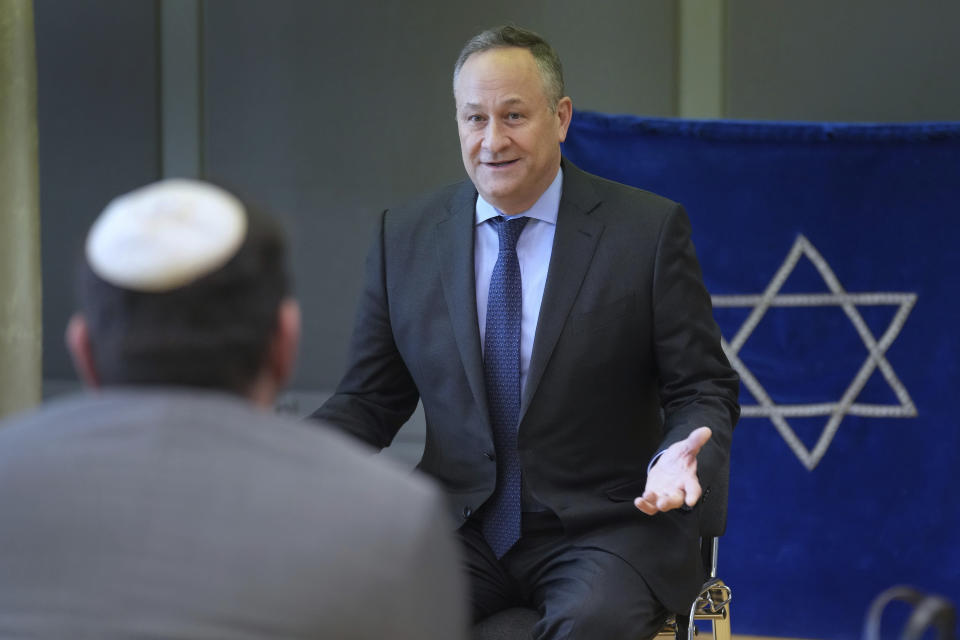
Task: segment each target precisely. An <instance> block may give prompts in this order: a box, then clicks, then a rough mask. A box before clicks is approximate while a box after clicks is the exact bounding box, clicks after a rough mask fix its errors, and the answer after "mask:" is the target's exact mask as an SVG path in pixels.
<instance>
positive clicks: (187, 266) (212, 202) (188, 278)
mask: <svg viewBox="0 0 960 640" xmlns="http://www.w3.org/2000/svg"><path fill="white" fill-rule="evenodd" d="M246 235H247V215H246V211H245V210H244V207H243V205H242V204H241V203H240V201H239V200H237V199H236V198H235V197H234V196H232V195H231V194H229V193H227V192H226V191H224V190H223V189H220V188H218V187H215V186H213V185H210V184H207V183H205V182H198V181H195V180H181V179H178V180H165V181H163V182H157V183H154V184H151V185H147V186H145V187H141V188H140V189H137V190H135V191H131V192H130V193H127V194H125V195H122V196H119V197H118V198H116V199H114V200H113V201H112V202H111V203H110V204H109V205H107V208H106V209H104V210H103V213H102V214H100V217H99V218H97V220H96V222H94V223H93V227H92V228H91V229H90V234H89V235H88V236H87V246H86V255H87V262H88V263H89V264H90V268H91V269H93V272H94V273H96V274H97V275H98V276H100V277H101V278H103V279H104V280H106V281H107V282H109V283H111V284H113V285H116V286H118V287H122V288H124V289H131V290H134V291H144V292H162V291H170V290H171V289H176V288H178V287H182V286H184V285H186V284H189V283H191V282H193V281H194V280H197V279H198V278H201V277H203V276H205V275H207V274H209V273H211V272H213V271H216V270H217V269H219V268H220V267H222V266H223V265H225V264H226V263H227V262H228V261H229V260H230V258H232V257H233V256H234V255H235V254H236V253H237V251H238V250H239V249H240V245H241V244H243V240H244V238H245V237H246Z"/></svg>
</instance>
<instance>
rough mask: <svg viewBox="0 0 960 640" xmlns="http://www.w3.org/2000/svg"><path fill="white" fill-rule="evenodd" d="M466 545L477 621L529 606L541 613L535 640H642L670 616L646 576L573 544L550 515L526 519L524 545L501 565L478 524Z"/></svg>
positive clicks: (464, 532) (472, 523) (463, 533)
mask: <svg viewBox="0 0 960 640" xmlns="http://www.w3.org/2000/svg"><path fill="white" fill-rule="evenodd" d="M460 539H461V541H462V543H463V546H464V548H465V562H466V565H467V570H468V572H469V576H470V590H471V600H472V611H473V619H474V622H477V621H479V620H482V619H483V618H485V617H487V616H489V615H491V614H493V613H496V612H497V611H500V610H502V609H506V608H509V607H516V606H524V607H530V608H533V609H536V610H538V611H539V612H540V616H541V617H540V621H539V622H538V623H537V625H536V626H535V627H534V633H533V637H534V638H535V639H536V640H559V639H561V638H563V639H565V640H567V639H569V640H580V639H582V640H596V639H597V638H604V640H638V639H640V638H650V637H653V636H654V635H656V633H657V632H658V631H659V630H660V629H661V628H662V627H663V623H664V620H665V619H666V617H667V613H668V612H667V610H666V609H665V608H664V607H663V605H662V604H660V602H659V601H657V599H656V598H655V597H654V595H653V593H652V591H651V590H650V587H649V586H648V585H647V583H646V582H645V581H644V579H643V577H642V576H641V575H640V574H639V573H638V572H637V571H636V570H635V569H634V568H633V567H632V566H631V565H630V564H629V563H627V562H626V561H625V560H623V559H622V558H620V557H619V556H617V555H616V554H613V553H611V552H609V551H605V550H603V549H598V548H596V547H589V546H578V545H576V544H573V543H571V542H570V541H569V540H568V539H567V537H566V536H565V535H564V531H563V527H562V525H561V524H560V520H559V519H558V518H557V517H556V516H555V515H553V513H551V512H540V513H533V514H528V513H525V514H524V517H523V531H522V536H521V538H520V541H519V542H518V543H517V544H516V545H515V546H514V547H513V548H512V549H511V550H510V551H508V552H507V554H506V555H504V556H503V558H501V559H500V560H497V558H496V557H495V556H494V554H493V552H492V551H491V550H490V547H489V546H488V545H487V543H486V541H485V540H484V538H483V534H482V533H481V531H480V524H479V521H478V520H476V519H471V520H469V521H468V522H467V523H466V524H464V525H463V526H462V527H461V528H460Z"/></svg>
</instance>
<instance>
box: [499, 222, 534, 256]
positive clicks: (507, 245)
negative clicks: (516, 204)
mask: <svg viewBox="0 0 960 640" xmlns="http://www.w3.org/2000/svg"><path fill="white" fill-rule="evenodd" d="M528 220H530V218H528V217H526V216H516V217H513V218H504V217H503V216H497V217H495V218H490V222H491V223H492V224H493V226H494V228H495V229H496V230H497V235H498V236H499V237H500V251H516V250H517V238H519V237H520V232H521V231H523V228H524V227H525V226H526V224H527V221H528Z"/></svg>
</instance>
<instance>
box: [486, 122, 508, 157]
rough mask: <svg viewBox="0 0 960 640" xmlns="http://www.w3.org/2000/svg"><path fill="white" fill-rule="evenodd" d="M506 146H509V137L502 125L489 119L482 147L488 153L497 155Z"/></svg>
mask: <svg viewBox="0 0 960 640" xmlns="http://www.w3.org/2000/svg"><path fill="white" fill-rule="evenodd" d="M508 146H510V136H509V135H508V133H507V131H506V130H505V129H504V126H503V124H501V123H500V122H498V121H497V120H496V119H495V118H491V119H490V120H489V122H488V123H487V130H486V131H485V132H484V135H483V147H484V148H485V149H486V150H487V151H489V152H490V153H499V152H500V151H503V150H504V149H506V148H507V147H508Z"/></svg>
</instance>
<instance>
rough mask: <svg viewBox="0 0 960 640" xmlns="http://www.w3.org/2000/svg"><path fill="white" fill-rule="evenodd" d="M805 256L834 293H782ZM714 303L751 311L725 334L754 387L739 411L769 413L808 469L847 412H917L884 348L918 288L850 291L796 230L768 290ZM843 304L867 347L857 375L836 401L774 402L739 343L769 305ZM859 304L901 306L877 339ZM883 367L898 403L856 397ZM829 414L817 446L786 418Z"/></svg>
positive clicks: (907, 415)
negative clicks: (804, 439)
mask: <svg viewBox="0 0 960 640" xmlns="http://www.w3.org/2000/svg"><path fill="white" fill-rule="evenodd" d="M801 256H806V257H807V259H808V260H810V262H811V263H813V266H814V267H815V268H816V269H817V271H818V272H819V274H820V277H822V278H823V281H824V283H826V285H827V288H828V289H829V291H830V293H822V294H819V293H817V294H815V293H804V294H781V293H780V289H781V287H783V284H784V283H785V282H786V280H787V278H788V277H789V276H790V274H791V273H792V272H793V270H794V268H795V267H796V266H797V263H798V262H799V260H800V258H801ZM712 299H713V306H714V307H749V308H752V309H753V311H751V312H750V315H749V316H748V317H747V319H746V320H745V321H744V322H743V325H742V326H741V327H740V329H739V330H738V331H737V333H736V335H735V336H734V337H733V339H732V340H730V341H729V342H727V341H726V340H725V339H723V338H721V343H722V346H723V350H724V351H725V352H726V354H727V358H728V359H729V360H730V364H732V365H733V367H734V368H735V369H736V370H737V373H739V374H740V379H741V380H742V381H743V384H744V386H746V387H747V389H749V390H750V393H752V394H753V397H754V398H755V399H756V401H757V404H754V405H743V406H741V415H742V416H744V417H766V418H770V421H771V422H772V423H773V424H774V426H775V427H776V428H777V431H779V432H780V435H781V436H782V437H783V439H784V440H785V441H786V442H787V445H788V446H789V447H790V449H791V450H792V451H793V452H794V454H796V456H797V458H799V460H800V462H801V463H802V464H803V465H804V466H805V467H806V468H807V469H808V470H810V471H812V470H813V469H814V467H816V466H817V464H818V463H819V462H820V460H821V459H822V458H823V456H824V454H826V452H827V449H828V448H829V447H830V443H831V442H832V441H833V438H834V436H835V435H836V433H837V429H838V428H839V427H840V422H841V421H842V420H843V417H844V416H846V415H854V416H867V417H885V418H912V417H915V416H916V415H917V409H916V407H915V406H914V404H913V400H911V398H910V394H909V393H908V392H907V389H906V387H905V386H904V385H903V383H902V382H900V379H899V378H897V374H896V373H894V371H893V367H892V366H890V363H889V362H888V361H887V358H886V355H885V354H886V352H887V349H889V348H890V345H891V344H893V341H894V340H895V339H896V337H897V335H899V333H900V330H901V329H902V328H903V324H904V322H906V319H907V316H908V315H910V310H911V309H913V305H914V304H915V303H916V301H917V295H916V294H915V293H879V292H875V293H848V292H847V291H846V290H844V288H843V286H842V285H841V284H840V281H839V280H838V279H837V276H836V275H834V273H833V270H832V269H831V268H830V265H829V264H827V261H826V260H824V258H823V256H821V255H820V252H818V251H817V250H816V248H815V247H814V246H813V245H812V244H811V243H810V241H809V240H807V239H806V238H805V237H804V236H802V235H800V236H797V239H796V241H795V242H794V243H793V247H792V248H791V249H790V252H789V253H788V254H787V258H786V260H784V262H783V264H782V265H781V266H780V268H779V269H778V270H777V272H776V274H775V275H774V276H773V279H772V280H771V281H770V284H769V285H767V288H766V290H765V291H764V292H763V293H762V294H760V295H717V296H712ZM822 306H839V307H841V308H842V309H843V311H844V313H845V314H846V315H847V317H848V318H849V319H850V322H851V323H853V326H854V328H855V329H856V330H857V333H858V334H859V335H860V338H861V339H862V340H863V344H864V346H866V348H867V358H866V360H865V361H864V362H863V365H861V367H860V369H859V371H858V372H857V374H856V375H855V376H854V377H853V380H852V381H851V382H850V385H849V386H848V387H847V389H846V391H845V392H844V393H843V396H842V397H841V398H840V400H839V401H837V402H828V403H811V404H791V405H782V404H776V403H775V402H774V401H773V400H772V399H771V398H770V395H769V394H768V393H767V392H766V390H765V389H764V388H763V385H762V384H760V381H759V380H757V378H756V376H754V375H753V373H752V372H751V371H750V369H749V368H748V367H747V366H746V364H744V362H743V361H742V360H741V359H740V357H739V356H738V354H739V352H740V349H741V348H742V347H743V345H744V343H745V342H746V341H747V339H749V338H750V335H751V334H752V333H753V330H754V329H755V328H756V327H757V325H758V324H759V322H760V320H761V319H762V318H763V316H764V314H765V313H766V312H767V309H769V308H770V307H822ZM858 306H896V307H899V308H898V309H897V311H896V313H895V314H894V316H893V319H892V320H891V321H890V325H889V326H888V327H887V329H886V331H885V332H884V334H883V336H881V338H880V340H877V339H876V338H875V337H874V335H873V333H872V332H871V331H870V329H869V327H868V326H867V324H866V322H864V320H863V317H862V316H861V315H860V312H859V311H858V310H857V307H858ZM877 369H879V370H880V373H881V374H882V375H883V378H884V379H885V380H886V381H887V384H889V385H890V389H891V390H892V391H893V392H894V394H895V395H896V398H897V400H898V401H899V404H889V405H887V404H863V403H858V402H856V400H857V397H858V396H859V395H860V392H861V390H862V389H863V387H864V385H865V384H866V383H867V381H868V380H869V379H870V376H871V375H872V374H873V372H874V371H875V370H877ZM812 416H830V418H829V420H827V424H826V425H825V426H824V428H823V431H822V432H821V433H820V437H819V439H818V440H817V442H816V444H815V445H814V447H813V449H807V447H806V446H805V445H804V444H803V442H801V441H800V439H799V438H798V437H797V434H796V433H795V432H794V431H793V429H792V428H791V427H790V424H789V423H788V422H787V418H790V417H812Z"/></svg>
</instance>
